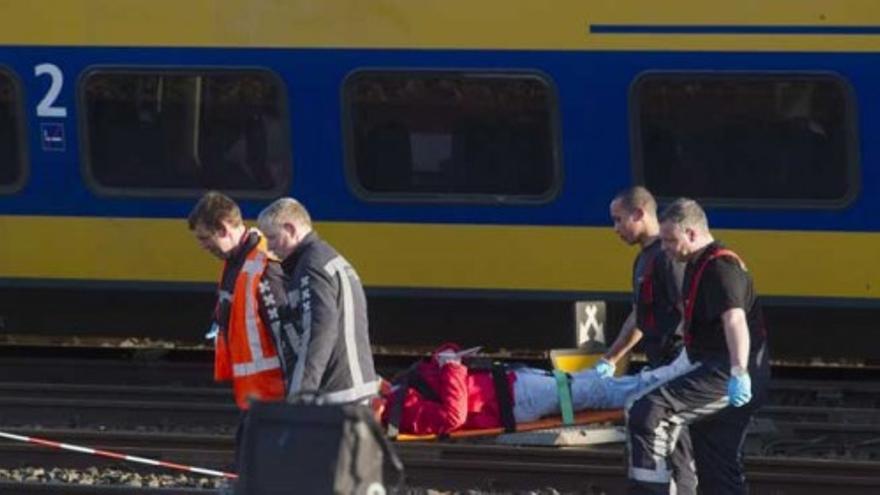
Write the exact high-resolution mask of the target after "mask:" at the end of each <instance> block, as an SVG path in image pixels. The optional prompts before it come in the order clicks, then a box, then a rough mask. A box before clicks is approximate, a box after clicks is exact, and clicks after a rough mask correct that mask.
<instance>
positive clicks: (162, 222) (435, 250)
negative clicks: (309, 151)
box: [0, 216, 880, 299]
mask: <svg viewBox="0 0 880 495" xmlns="http://www.w3.org/2000/svg"><path fill="white" fill-rule="evenodd" d="M318 229H319V232H320V233H321V235H322V236H324V237H325V238H327V239H328V240H329V241H330V242H332V243H333V244H334V245H335V246H337V247H338V248H339V250H340V251H341V252H342V253H343V254H344V255H345V256H346V257H347V258H349V260H350V261H351V262H352V263H353V264H354V265H355V266H356V267H357V269H358V271H359V273H360V274H361V276H362V277H363V279H364V282H365V283H366V285H368V286H371V287H406V288H409V287H412V288H420V289H462V290H475V289H476V290H479V289H487V290H527V291H587V292H626V291H627V290H628V284H629V279H628V277H629V270H630V267H631V263H632V258H633V255H634V254H635V251H634V249H633V250H629V249H625V248H623V247H622V245H621V244H620V241H619V240H618V239H617V238H616V236H615V234H614V233H613V232H612V231H611V229H610V228H599V227H536V226H502V225H447V224H400V223H348V222H325V223H320V224H319V225H318ZM0 233H2V234H3V235H2V238H3V242H2V243H0V278H3V279H32V280H33V279H38V280H70V281H135V282H137V281H145V282H165V283H175V282H213V281H214V280H215V279H216V277H217V275H218V271H219V269H220V265H219V263H218V262H216V261H213V260H212V259H211V258H210V256H209V255H208V254H207V253H204V252H202V251H200V250H199V248H198V247H197V245H196V242H195V241H194V240H193V239H192V238H191V236H190V234H189V232H188V230H187V227H186V222H185V221H184V220H182V219H180V220H174V219H128V218H126V219H117V218H81V217H67V218H57V217H27V216H4V217H0ZM716 235H717V236H718V238H719V239H721V240H723V241H725V242H726V243H727V244H728V245H729V246H730V247H731V248H733V249H734V250H735V251H736V252H738V253H739V254H740V255H741V256H742V257H743V258H744V259H745V261H746V263H747V264H748V266H749V269H750V270H751V271H752V273H753V274H754V275H755V279H756V283H757V285H758V289H759V291H760V292H761V293H762V294H764V295H772V296H795V297H829V298H867V299H878V298H880V234H877V233H846V232H800V231H756V230H726V231H725V230H718V231H717V232H716Z"/></svg>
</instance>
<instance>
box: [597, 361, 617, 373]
mask: <svg viewBox="0 0 880 495" xmlns="http://www.w3.org/2000/svg"><path fill="white" fill-rule="evenodd" d="M616 368H617V367H616V366H614V363H612V362H611V361H609V360H607V359H605V358H602V359H600V360H599V362H598V363H596V366H594V367H593V369H594V370H596V373H598V374H599V376H600V377H602V378H611V377H612V376H614V370H615V369H616Z"/></svg>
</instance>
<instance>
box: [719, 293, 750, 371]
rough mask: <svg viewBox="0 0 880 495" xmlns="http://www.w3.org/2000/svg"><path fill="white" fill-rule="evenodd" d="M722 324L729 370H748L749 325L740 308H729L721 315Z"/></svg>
mask: <svg viewBox="0 0 880 495" xmlns="http://www.w3.org/2000/svg"><path fill="white" fill-rule="evenodd" d="M721 322H722V323H723V324H724V338H725V340H726V341H727V351H728V352H729V353H730V366H731V368H737V367H738V368H739V369H741V370H743V371H747V370H748V363H749V344H750V342H749V324H748V321H747V320H746V312H745V311H744V310H743V309H742V308H731V309H728V310H727V311H725V312H724V313H722V314H721Z"/></svg>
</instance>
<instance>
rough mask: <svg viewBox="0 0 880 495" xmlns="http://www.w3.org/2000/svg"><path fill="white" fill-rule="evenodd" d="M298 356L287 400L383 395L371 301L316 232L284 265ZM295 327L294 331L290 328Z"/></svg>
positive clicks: (288, 329) (349, 399) (344, 399)
mask: <svg viewBox="0 0 880 495" xmlns="http://www.w3.org/2000/svg"><path fill="white" fill-rule="evenodd" d="M281 265H282V267H283V269H284V273H285V274H286V275H287V277H288V280H287V298H288V304H289V308H290V311H291V318H290V319H289V320H290V321H292V325H291V324H288V325H285V327H286V329H285V330H286V331H285V333H287V334H288V335H289V338H290V339H291V341H292V342H293V343H294V345H293V348H294V352H295V354H296V356H295V358H294V361H295V364H294V365H293V369H292V370H290V371H289V372H290V375H289V377H288V380H287V383H288V384H289V386H288V393H287V397H288V399H292V398H294V396H296V395H297V394H300V393H309V392H317V393H319V394H320V395H321V397H322V398H323V400H324V401H325V402H328V403H346V402H354V401H358V400H361V399H365V398H367V397H369V396H371V395H375V394H376V393H377V392H378V387H379V381H378V380H377V378H376V371H375V369H374V368H373V355H372V351H371V349H370V335H369V328H368V322H367V299H366V296H365V295H364V289H363V286H362V285H361V281H360V278H359V277H358V275H357V273H356V272H355V270H354V268H352V266H351V265H350V264H348V262H347V261H346V260H345V258H343V257H342V256H340V255H339V253H337V252H336V250H335V249H333V248H332V247H331V246H330V245H329V244H327V243H326V242H324V241H323V240H321V239H320V238H318V235H317V234H316V233H315V232H312V233H310V234H308V235H307V236H306V237H305V238H304V239H303V240H302V241H301V242H300V244H299V245H298V246H297V247H296V250H295V251H294V252H293V253H292V254H291V255H290V256H288V257H287V258H286V259H285V260H284V261H283V262H282V264H281ZM291 327H292V328H291Z"/></svg>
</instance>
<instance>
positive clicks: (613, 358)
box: [603, 307, 644, 365]
mask: <svg viewBox="0 0 880 495" xmlns="http://www.w3.org/2000/svg"><path fill="white" fill-rule="evenodd" d="M643 336H644V334H643V333H642V331H641V330H640V329H639V328H638V327H636V309H635V307H633V310H632V311H630V313H629V316H627V317H626V321H624V322H623V325H622V326H621V327H620V333H619V334H617V338H616V339H614V343H613V344H611V347H610V348H609V349H608V351H607V352H605V355H604V356H603V359H606V360H607V361H608V362H610V363H611V364H613V365H617V362H618V361H620V359H621V358H623V356H625V355H626V353H627V352H629V351H630V350H631V349H632V348H633V347H635V345H636V344H638V343H639V341H640V340H642V337H643Z"/></svg>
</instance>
